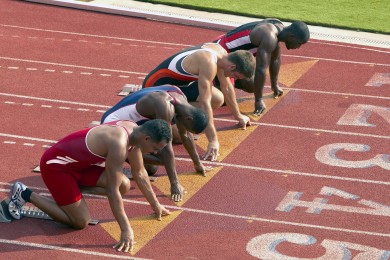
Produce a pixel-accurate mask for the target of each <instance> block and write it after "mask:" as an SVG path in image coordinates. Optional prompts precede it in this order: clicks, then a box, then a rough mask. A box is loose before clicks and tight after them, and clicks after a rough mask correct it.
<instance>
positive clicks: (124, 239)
mask: <svg viewBox="0 0 390 260" xmlns="http://www.w3.org/2000/svg"><path fill="white" fill-rule="evenodd" d="M135 243H136V242H135V241H134V232H133V229H132V228H130V230H127V231H122V232H121V239H120V240H119V242H118V243H117V244H115V245H114V246H113V248H116V250H117V251H123V252H125V253H126V252H129V251H132V250H133V249H134V245H135Z"/></svg>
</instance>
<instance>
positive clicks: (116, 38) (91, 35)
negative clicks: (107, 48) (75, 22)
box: [0, 24, 192, 47]
mask: <svg viewBox="0 0 390 260" xmlns="http://www.w3.org/2000/svg"><path fill="white" fill-rule="evenodd" d="M0 26H3V27H10V28H18V29H25V30H33V31H41V32H52V33H62V34H69V35H79V36H87V37H96V38H104V39H115V40H123V41H135V42H146V43H154V44H163V45H174V46H183V47H190V46H192V45H187V44H179V43H169V42H157V41H146V40H139V39H132V38H121V37H112V36H105V35H96V34H86V33H76V32H65V31H57V30H47V29H40V28H32V27H24V26H16V25H9V24H0Z"/></svg>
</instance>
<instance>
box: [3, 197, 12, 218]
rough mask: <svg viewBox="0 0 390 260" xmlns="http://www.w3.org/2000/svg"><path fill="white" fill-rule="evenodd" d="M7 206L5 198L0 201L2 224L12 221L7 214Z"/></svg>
mask: <svg viewBox="0 0 390 260" xmlns="http://www.w3.org/2000/svg"><path fill="white" fill-rule="evenodd" d="M8 204H9V198H8V197H5V198H4V199H3V200H2V201H1V207H0V222H2V223H9V222H11V221H12V216H11V214H9V211H8Z"/></svg>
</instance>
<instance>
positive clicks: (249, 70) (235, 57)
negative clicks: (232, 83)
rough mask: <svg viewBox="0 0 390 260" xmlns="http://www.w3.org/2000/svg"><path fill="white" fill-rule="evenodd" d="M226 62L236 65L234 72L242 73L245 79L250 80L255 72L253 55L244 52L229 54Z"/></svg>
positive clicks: (238, 51)
mask: <svg viewBox="0 0 390 260" xmlns="http://www.w3.org/2000/svg"><path fill="white" fill-rule="evenodd" d="M228 60H229V61H230V62H232V63H234V65H236V69H235V71H237V72H239V73H242V74H243V75H244V76H245V78H248V79H249V78H251V77H252V76H253V73H254V72H255V66H256V61H255V58H254V57H253V54H252V53H251V52H249V51H245V50H237V51H234V52H231V53H229V56H228Z"/></svg>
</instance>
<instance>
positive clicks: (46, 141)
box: [0, 133, 57, 143]
mask: <svg viewBox="0 0 390 260" xmlns="http://www.w3.org/2000/svg"><path fill="white" fill-rule="evenodd" d="M0 136H4V137H11V138H16V139H26V140H31V141H38V142H44V143H56V142H57V141H54V140H49V139H42V138H35V137H29V136H21V135H12V134H4V133H0Z"/></svg>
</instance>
